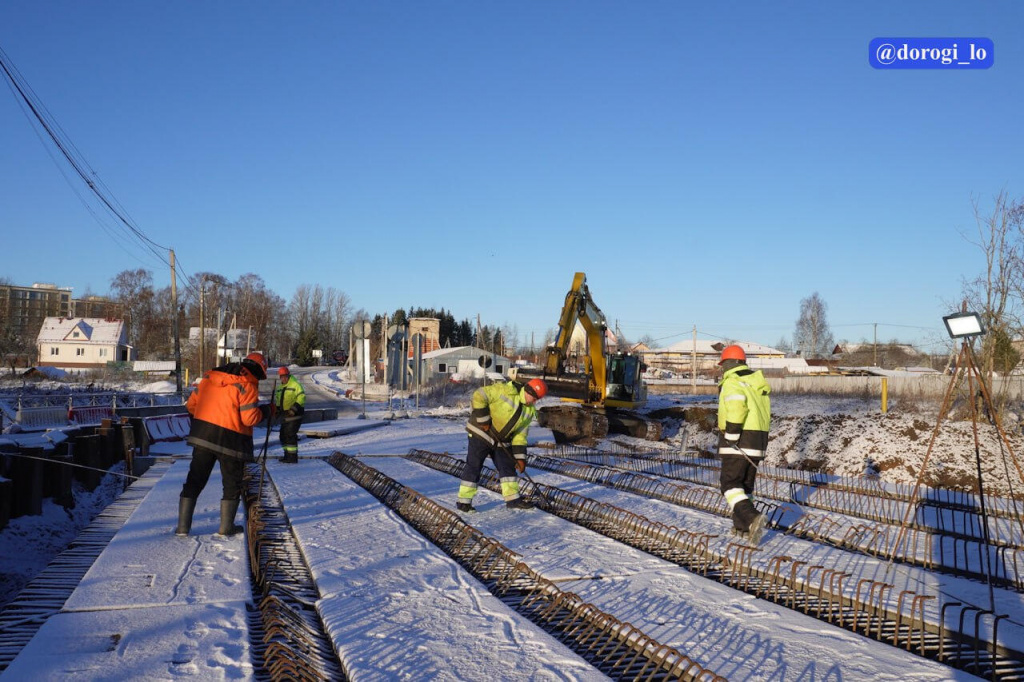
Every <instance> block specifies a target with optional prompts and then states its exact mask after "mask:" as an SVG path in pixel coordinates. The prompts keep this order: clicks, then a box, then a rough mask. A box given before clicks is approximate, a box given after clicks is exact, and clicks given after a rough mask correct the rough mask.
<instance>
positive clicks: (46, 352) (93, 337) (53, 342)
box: [36, 317, 135, 369]
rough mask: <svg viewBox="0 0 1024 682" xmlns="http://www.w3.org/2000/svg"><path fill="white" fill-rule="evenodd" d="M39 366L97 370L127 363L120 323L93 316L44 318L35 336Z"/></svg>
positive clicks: (125, 339)
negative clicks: (110, 365) (112, 364)
mask: <svg viewBox="0 0 1024 682" xmlns="http://www.w3.org/2000/svg"><path fill="white" fill-rule="evenodd" d="M36 348H37V349H38V352H39V363H38V364H39V366H40V367H60V368H62V369H101V368H104V367H106V366H107V365H108V363H112V362H131V361H132V360H134V359H135V357H134V355H135V349H134V348H133V347H132V346H129V345H128V330H127V328H126V327H125V324H124V320H107V319H103V318H97V317H47V318H46V319H45V320H43V326H42V329H40V330H39V336H37V337H36Z"/></svg>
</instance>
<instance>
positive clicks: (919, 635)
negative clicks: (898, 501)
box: [407, 450, 1024, 680]
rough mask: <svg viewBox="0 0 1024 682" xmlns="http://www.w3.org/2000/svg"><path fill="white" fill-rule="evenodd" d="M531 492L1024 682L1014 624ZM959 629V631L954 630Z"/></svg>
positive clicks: (606, 526) (734, 583)
mask: <svg viewBox="0 0 1024 682" xmlns="http://www.w3.org/2000/svg"><path fill="white" fill-rule="evenodd" d="M407 458H408V459H410V460H412V461H415V462H418V463H420V464H423V465H425V466H429V467H431V468H433V469H435V470H438V471H442V472H444V473H447V474H449V475H452V476H456V477H458V476H459V475H461V473H462V469H463V466H464V462H463V461H462V460H460V459H457V458H455V457H452V456H451V455H448V454H441V453H434V452H428V451H425V450H412V451H410V452H409V454H408V455H407ZM480 483H481V485H484V486H486V487H487V488H488V489H490V490H493V491H495V492H498V491H500V489H501V488H500V479H499V477H498V475H497V473H496V472H495V471H494V470H492V469H490V468H487V467H485V468H484V469H483V472H482V474H481V478H480ZM524 492H525V493H526V494H529V495H531V497H532V499H533V501H534V502H535V503H536V504H537V506H538V507H539V508H541V509H543V510H544V511H547V512H549V513H552V514H555V515H556V516H559V517H561V518H564V519H566V520H568V521H571V522H573V523H576V524H577V525H580V526H583V527H585V528H589V529H591V530H594V531H596V532H599V533H601V534H603V535H606V536H607V537H611V538H612V539H615V540H618V541H620V542H622V543H624V544H627V545H629V546H631V547H636V548H638V549H641V550H643V551H646V552H648V553H650V554H652V555H654V556H658V557H661V558H663V559H666V560H668V561H671V562H672V563H674V564H676V565H678V566H681V567H683V568H686V569H687V570H691V571H693V572H694V573H697V574H699V575H702V576H705V577H707V578H710V579H713V580H716V581H718V582H721V583H723V584H726V585H729V586H731V587H733V588H736V589H739V590H742V591H744V592H747V593H749V594H752V595H754V596H757V597H760V598H763V599H768V600H770V601H773V602H775V603H777V604H780V605H782V606H785V607H788V608H790V609H793V610H797V611H800V612H802V613H804V614H806V615H809V616H813V617H815V618H818V619H820V620H823V621H825V622H828V623H832V624H833V625H837V626H839V627H842V628H845V629H847V630H850V631H852V632H857V633H859V634H862V635H864V636H867V637H870V638H872V639H877V640H878V641H881V642H885V643H887V644H891V645H893V646H897V647H900V648H906V650H907V651H912V652H914V653H917V654H918V655H920V656H922V657H925V658H931V659H934V660H937V661H940V662H942V663H945V664H946V665H949V666H951V667H956V668H960V669H963V670H966V671H968V672H972V673H974V674H976V675H981V676H992V677H993V678H997V679H1002V680H1024V653H1021V652H1017V651H1013V650H1009V649H1007V648H1005V647H1002V646H1000V645H998V644H997V642H998V628H999V623H1000V621H1002V620H1003V619H1005V618H1006V615H998V614H993V613H991V612H989V611H979V610H978V609H977V608H976V607H971V606H965V605H963V604H959V603H955V602H954V603H947V604H944V605H943V606H941V608H940V607H938V606H936V604H937V603H938V602H937V599H936V596H935V595H928V594H918V593H916V592H912V591H909V590H908V591H904V592H901V593H899V594H896V595H893V594H892V590H893V587H894V586H893V585H891V584H888V583H885V582H882V581H877V580H873V579H869V578H862V579H856V577H855V576H853V575H852V574H850V573H845V572H841V571H838V570H836V569H835V568H831V567H828V566H821V565H808V564H807V562H802V561H796V560H794V559H793V558H791V557H788V556H785V555H779V556H762V555H763V552H762V550H759V549H757V548H754V547H750V546H749V545H747V544H745V543H739V542H727V543H726V544H725V546H724V548H721V544H722V543H718V544H717V546H713V545H712V544H711V540H712V539H713V538H717V537H718V536H716V535H708V534H703V533H694V532H690V531H687V530H685V529H681V528H677V527H674V526H668V525H665V524H662V523H660V522H657V521H652V520H650V519H647V518H646V517H644V516H642V515H639V514H635V513H633V512H629V511H627V510H624V509H621V508H619V507H615V506H613V505H608V504H604V503H601V502H597V501H595V500H592V499H590V498H587V497H584V496H581V495H578V494H576V493H572V492H569V491H566V490H562V489H560V488H555V487H553V486H547V485H543V484H539V483H535V482H534V483H530V482H526V483H524ZM947 611H949V613H947ZM968 616H972V617H971V618H969V617H968ZM954 621H955V622H958V628H957V629H955V630H954V629H952V628H950V627H948V626H946V623H948V622H954Z"/></svg>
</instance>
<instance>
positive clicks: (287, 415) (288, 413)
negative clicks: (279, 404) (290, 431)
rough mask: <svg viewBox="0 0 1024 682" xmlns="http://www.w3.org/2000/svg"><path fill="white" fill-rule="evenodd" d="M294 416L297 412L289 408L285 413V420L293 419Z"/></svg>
mask: <svg viewBox="0 0 1024 682" xmlns="http://www.w3.org/2000/svg"><path fill="white" fill-rule="evenodd" d="M294 416H295V410H293V409H291V408H288V409H287V410H285V411H284V418H285V419H290V418H292V417H294Z"/></svg>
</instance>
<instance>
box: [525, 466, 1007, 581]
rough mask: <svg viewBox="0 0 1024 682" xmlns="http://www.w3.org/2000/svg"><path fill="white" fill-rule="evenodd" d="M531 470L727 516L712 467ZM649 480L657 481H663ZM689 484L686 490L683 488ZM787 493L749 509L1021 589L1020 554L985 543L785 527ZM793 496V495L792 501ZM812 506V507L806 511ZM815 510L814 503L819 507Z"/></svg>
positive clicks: (874, 551)
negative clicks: (694, 471) (711, 480)
mask: <svg viewBox="0 0 1024 682" xmlns="http://www.w3.org/2000/svg"><path fill="white" fill-rule="evenodd" d="M530 463H531V466H536V467H538V468H541V469H546V470H548V471H554V472H556V473H559V474H562V475H565V476H571V477H573V478H579V479H581V480H585V481H589V482H592V483H600V484H601V485H607V486H610V487H615V488H618V489H620V490H627V491H629V492H636V493H639V494H645V495H648V496H650V497H656V498H658V499H662V500H665V501H668V502H672V503H674V504H679V505H682V506H686V507H690V508H693V509H699V510H702V511H708V512H711V513H715V514H718V515H722V516H727V515H728V511H727V507H726V506H725V503H724V501H723V500H722V496H721V495H720V494H719V493H718V491H717V489H713V488H711V487H710V484H707V483H704V482H702V481H703V479H704V477H705V476H706V474H707V473H708V472H710V471H713V470H712V469H707V470H704V471H702V472H701V476H686V475H683V474H680V472H679V469H680V468H682V467H684V466H685V465H684V464H681V463H679V462H674V461H658V460H656V459H654V458H649V459H639V460H638V459H635V458H632V457H629V456H624V455H616V454H601V455H597V454H591V455H589V456H587V457H586V458H584V460H582V461H580V460H577V459H575V458H574V459H560V458H555V457H544V456H531V457H530ZM654 476H664V477H665V478H667V479H669V480H663V479H659V478H656V477H654ZM760 478H761V477H760V476H759V477H758V479H759V480H758V483H757V491H758V492H759V493H761V494H764V493H766V492H767V493H768V494H769V495H770V494H771V493H772V488H771V487H770V481H769V482H768V483H764V482H762V481H760ZM674 481H683V482H684V483H697V485H696V486H689V487H688V486H686V485H684V483H676V482H674ZM793 497H794V496H793V495H790V494H780V495H778V496H777V497H775V501H774V502H766V501H765V500H764V499H763V498H761V499H758V500H757V501H756V504H757V506H758V507H759V508H761V511H762V512H764V513H765V514H766V515H767V516H768V518H769V524H770V525H771V526H774V527H778V528H780V529H782V530H785V531H786V532H787V533H790V534H792V535H796V536H798V537H805V538H809V539H814V540H818V541H825V542H829V543H830V544H833V545H835V546H837V547H841V548H843V549H848V550H850V551H855V552H861V553H864V554H868V555H870V556H881V557H887V558H888V557H889V556H892V558H893V559H894V560H896V561H900V562H902V563H906V564H909V565H916V566H922V567H925V568H928V569H931V570H936V571H941V572H945V573H949V574H952V575H956V576H959V577H965V578H970V579H972V580H979V581H985V580H987V579H988V575H987V574H986V570H987V571H988V572H990V573H991V579H992V581H993V584H995V585H998V586H1000V587H1008V588H1010V589H1013V590H1016V591H1024V550H1021V549H1016V548H1014V547H1010V546H1007V545H999V544H987V543H985V542H983V541H982V540H980V539H977V538H968V537H964V536H963V535H962V534H959V535H948V534H943V533H941V532H937V531H934V530H932V529H930V528H922V527H920V526H918V525H911V526H910V527H909V528H908V529H907V530H906V531H905V532H904V534H903V537H902V538H898V533H897V531H898V527H897V526H898V523H885V522H878V523H875V524H856V523H854V524H851V523H849V522H846V521H845V520H844V521H837V520H835V519H832V518H830V517H828V516H827V515H815V514H811V513H809V512H806V511H805V512H804V513H803V514H802V515H800V516H799V518H797V519H796V521H794V522H793V523H792V524H791V525H788V521H787V514H786V511H787V509H788V508H787V506H786V505H787V504H789V503H792V504H800V505H801V507H802V506H803V505H804V504H806V503H801V502H799V501H794V500H793ZM796 497H799V496H796ZM811 506H814V505H811ZM819 506H820V505H819ZM825 510H826V511H835V512H839V513H842V514H844V515H846V514H851V515H854V516H856V513H855V511H853V510H851V509H850V507H849V505H846V506H842V507H838V506H837V507H835V508H832V509H829V508H827V507H826V508H825Z"/></svg>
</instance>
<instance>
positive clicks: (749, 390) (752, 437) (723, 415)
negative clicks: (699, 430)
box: [718, 365, 772, 457]
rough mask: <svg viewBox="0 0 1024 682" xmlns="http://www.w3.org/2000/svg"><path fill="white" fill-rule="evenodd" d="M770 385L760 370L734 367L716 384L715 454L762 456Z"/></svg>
mask: <svg viewBox="0 0 1024 682" xmlns="http://www.w3.org/2000/svg"><path fill="white" fill-rule="evenodd" d="M770 393H771V387H769V386H768V382H767V381H765V378H764V374H762V373H761V371H760V370H757V371H754V370H752V369H750V368H749V367H747V366H746V365H739V366H738V367H733V368H732V369H730V370H729V371H727V372H726V373H725V374H723V375H722V381H721V382H720V383H719V385H718V430H719V431H721V433H722V435H721V437H720V438H719V440H718V454H720V455H746V456H747V457H764V454H765V451H766V450H767V449H768V429H769V427H770V426H771V418H772V405H771V398H770V397H769V394H770Z"/></svg>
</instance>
